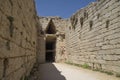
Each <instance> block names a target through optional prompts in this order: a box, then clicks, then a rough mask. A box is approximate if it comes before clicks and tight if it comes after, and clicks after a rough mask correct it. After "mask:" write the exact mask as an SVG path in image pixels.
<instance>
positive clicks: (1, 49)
mask: <svg viewBox="0 0 120 80" xmlns="http://www.w3.org/2000/svg"><path fill="white" fill-rule="evenodd" d="M45 62H67V63H72V64H76V65H82V66H84V67H90V68H91V69H94V70H100V71H103V72H107V73H114V74H116V75H118V76H120V0H97V1H96V2H93V3H91V4H89V5H88V6H87V7H85V8H82V9H80V10H79V11H77V12H76V13H75V14H73V15H72V16H71V17H70V18H69V19H62V18H60V17H37V14H36V11H35V4H34V0H22V1H21V0H0V80H27V76H28V75H29V74H30V71H31V69H32V67H33V66H34V63H39V64H40V63H45ZM36 65H38V64H36ZM36 65H35V66H34V67H36ZM31 73H34V69H33V71H32V72H31Z"/></svg>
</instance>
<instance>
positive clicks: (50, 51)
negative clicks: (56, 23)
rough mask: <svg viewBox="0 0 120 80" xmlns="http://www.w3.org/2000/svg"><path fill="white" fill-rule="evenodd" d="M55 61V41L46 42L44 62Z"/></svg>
mask: <svg viewBox="0 0 120 80" xmlns="http://www.w3.org/2000/svg"><path fill="white" fill-rule="evenodd" d="M54 61H55V41H54V42H53V41H52V42H46V62H54Z"/></svg>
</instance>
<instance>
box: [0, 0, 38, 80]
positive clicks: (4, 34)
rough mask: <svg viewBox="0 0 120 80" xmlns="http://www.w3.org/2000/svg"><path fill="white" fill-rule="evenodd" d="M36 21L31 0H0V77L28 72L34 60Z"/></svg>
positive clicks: (18, 78) (20, 79)
mask: <svg viewBox="0 0 120 80" xmlns="http://www.w3.org/2000/svg"><path fill="white" fill-rule="evenodd" d="M38 24H39V23H38V18H37V15H36V11H35V5H34V0H0V80H24V78H25V77H26V76H28V75H29V73H30V70H31V68H32V67H33V65H34V63H35V62H36V39H37V30H36V27H37V25H38ZM38 26H39V25H38Z"/></svg>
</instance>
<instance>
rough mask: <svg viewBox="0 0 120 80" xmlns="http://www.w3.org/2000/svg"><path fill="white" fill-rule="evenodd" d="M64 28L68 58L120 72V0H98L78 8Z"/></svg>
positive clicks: (75, 61) (73, 61)
mask: <svg viewBox="0 0 120 80" xmlns="http://www.w3.org/2000/svg"><path fill="white" fill-rule="evenodd" d="M65 32H66V33H65V35H66V50H67V61H69V62H71V63H76V64H81V65H84V64H88V65H89V66H91V67H92V68H93V69H98V70H103V71H108V72H114V73H119V74H120V0H99V1H98V2H93V3H92V4H90V5H88V6H87V7H85V8H83V9H81V10H79V11H78V12H76V13H75V14H74V15H73V16H71V18H70V19H69V24H68V27H67V28H66V31H65Z"/></svg>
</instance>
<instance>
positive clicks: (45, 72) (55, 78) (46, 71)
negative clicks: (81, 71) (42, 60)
mask: <svg viewBox="0 0 120 80" xmlns="http://www.w3.org/2000/svg"><path fill="white" fill-rule="evenodd" d="M39 73H40V79H41V80H66V79H65V77H64V76H63V75H61V72H60V71H58V70H57V68H56V67H55V66H54V64H52V63H47V64H42V65H40V68H39ZM46 76H47V77H46Z"/></svg>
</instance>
